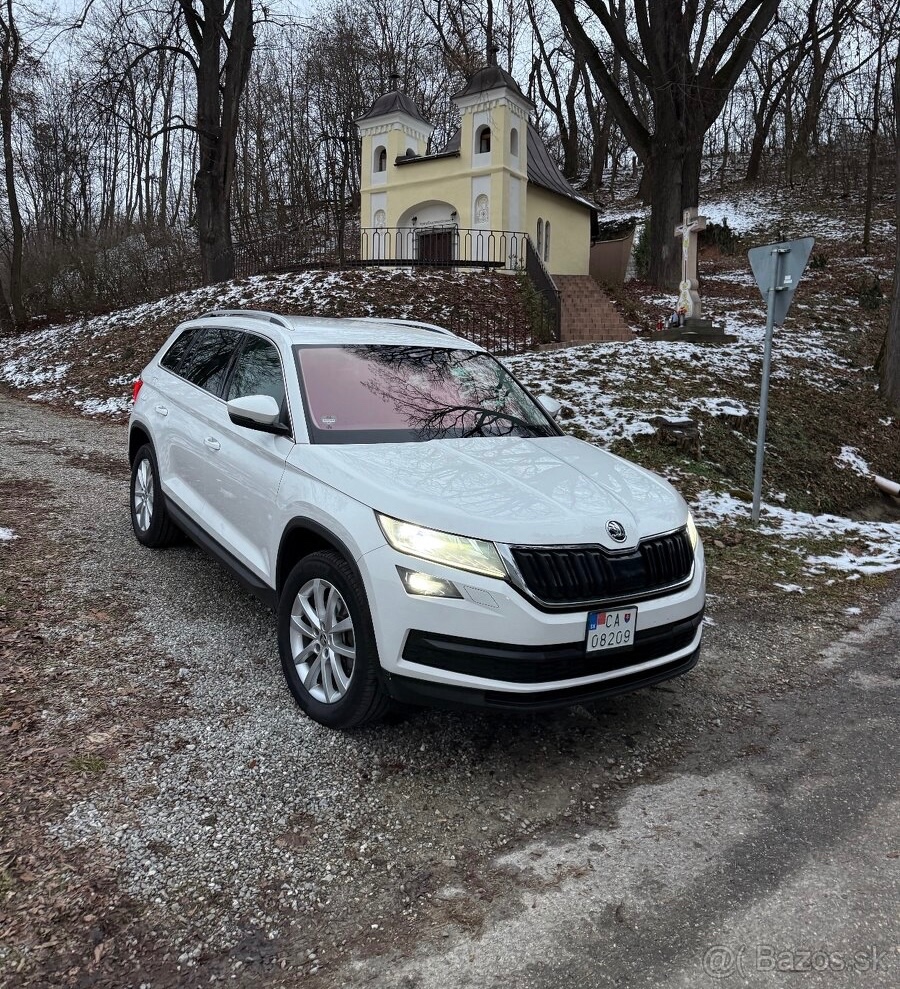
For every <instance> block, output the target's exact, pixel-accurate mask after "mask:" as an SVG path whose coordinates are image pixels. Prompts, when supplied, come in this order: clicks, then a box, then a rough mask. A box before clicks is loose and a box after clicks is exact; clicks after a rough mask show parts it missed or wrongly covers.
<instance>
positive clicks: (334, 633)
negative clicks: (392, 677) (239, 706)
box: [278, 551, 390, 728]
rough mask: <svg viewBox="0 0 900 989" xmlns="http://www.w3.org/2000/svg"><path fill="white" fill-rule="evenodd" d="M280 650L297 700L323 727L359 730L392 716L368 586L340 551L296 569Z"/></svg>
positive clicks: (283, 603) (283, 605)
mask: <svg viewBox="0 0 900 989" xmlns="http://www.w3.org/2000/svg"><path fill="white" fill-rule="evenodd" d="M278 649H279V652H280V654H281V667H282V669H283V670H284V675H285V678H286V680H287V683H288V687H289V688H290V691H291V693H292V694H293V696H294V700H295V701H296V702H297V704H298V705H299V706H300V707H301V708H302V709H303V711H304V712H305V713H306V714H308V715H309V717H311V718H312V719H313V720H314V721H318V722H319V724H323V725H326V726H327V727H329V728H358V727H360V726H361V725H364V724H371V723H373V722H375V721H380V720H381V719H382V718H383V717H384V715H385V714H386V713H387V710H388V707H389V706H390V699H389V697H388V695H387V692H386V691H385V689H384V686H383V684H382V682H381V679H380V676H379V663H378V649H377V647H376V645H375V632H374V629H373V628H372V618H371V616H370V614H369V606H368V602H367V600H366V593H365V589H364V588H363V586H362V584H361V582H360V580H359V577H358V576H357V574H356V573H355V572H354V570H353V569H352V568H351V567H350V566H349V565H348V563H347V561H346V560H344V559H343V557H341V556H339V555H338V554H337V553H333V552H330V551H322V552H317V553H311V554H310V555H309V556H307V557H305V558H304V559H302V560H301V561H300V562H299V563H298V564H297V565H296V566H295V567H294V569H293V570H292V571H291V574H290V576H289V577H288V579H287V581H286V583H285V585H284V590H283V592H282V594H281V598H280V599H279V604H278Z"/></svg>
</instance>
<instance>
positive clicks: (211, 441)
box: [203, 436, 222, 450]
mask: <svg viewBox="0 0 900 989" xmlns="http://www.w3.org/2000/svg"><path fill="white" fill-rule="evenodd" d="M203 442H204V443H205V444H206V445H207V446H208V447H209V448H210V450H221V449H222V444H221V443H220V442H219V441H218V440H217V439H215V438H214V437H212V436H207V437H206V439H205V440H204V441H203Z"/></svg>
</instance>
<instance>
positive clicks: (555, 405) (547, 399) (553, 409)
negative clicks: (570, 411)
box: [537, 395, 562, 419]
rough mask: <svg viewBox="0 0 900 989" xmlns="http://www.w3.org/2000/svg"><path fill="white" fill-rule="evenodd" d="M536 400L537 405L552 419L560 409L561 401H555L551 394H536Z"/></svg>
mask: <svg viewBox="0 0 900 989" xmlns="http://www.w3.org/2000/svg"><path fill="white" fill-rule="evenodd" d="M537 400H538V405H540V407H541V408H542V409H543V410H544V411H545V412H546V413H547V415H548V416H550V417H551V418H553V419H555V418H556V417H557V416H558V415H559V413H560V412H561V411H562V403H561V402H557V401H556V399H555V398H554V397H553V396H552V395H538V397H537Z"/></svg>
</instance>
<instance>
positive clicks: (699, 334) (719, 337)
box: [651, 316, 737, 343]
mask: <svg viewBox="0 0 900 989" xmlns="http://www.w3.org/2000/svg"><path fill="white" fill-rule="evenodd" d="M651 339H653V340H662V341H670V340H684V341H687V342H690V343H736V342H737V337H736V336H734V335H733V334H730V333H726V332H725V330H724V328H723V327H722V326H721V325H717V324H715V323H713V321H712V320H711V319H697V318H696V317H694V316H688V318H687V319H686V320H685V321H684V326H670V327H668V329H665V330H661V331H660V332H659V333H654V334H653V336H652V338H651Z"/></svg>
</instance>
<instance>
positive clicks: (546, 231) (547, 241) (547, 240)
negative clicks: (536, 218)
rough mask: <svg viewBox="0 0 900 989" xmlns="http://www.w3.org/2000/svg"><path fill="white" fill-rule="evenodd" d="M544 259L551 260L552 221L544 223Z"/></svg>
mask: <svg viewBox="0 0 900 989" xmlns="http://www.w3.org/2000/svg"><path fill="white" fill-rule="evenodd" d="M544 260H545V261H549V260H550V221H549V220H548V221H547V222H546V223H545V224H544Z"/></svg>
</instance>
